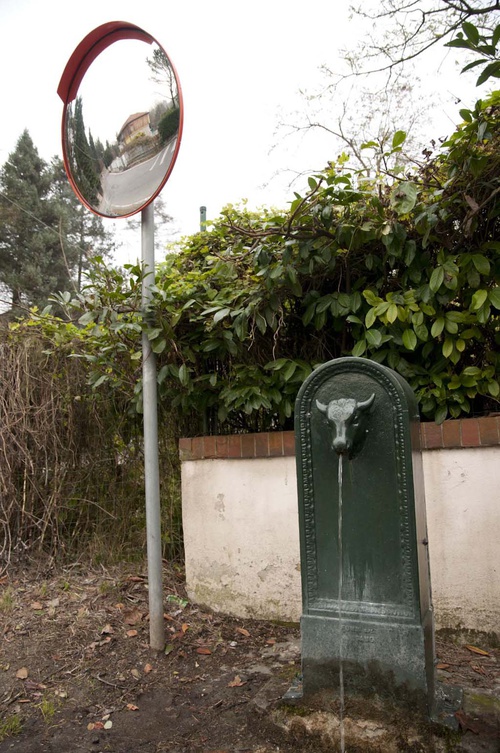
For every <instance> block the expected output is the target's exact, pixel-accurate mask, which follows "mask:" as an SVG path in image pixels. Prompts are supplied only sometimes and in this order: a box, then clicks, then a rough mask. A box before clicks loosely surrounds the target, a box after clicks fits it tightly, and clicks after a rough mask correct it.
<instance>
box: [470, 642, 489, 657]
mask: <svg viewBox="0 0 500 753" xmlns="http://www.w3.org/2000/svg"><path fill="white" fill-rule="evenodd" d="M465 648H468V649H469V651H472V653H473V654H479V656H489V653H488V651H484V650H483V649H482V648H478V647H477V646H469V645H466V646H465Z"/></svg>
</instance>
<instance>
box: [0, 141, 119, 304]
mask: <svg viewBox="0 0 500 753" xmlns="http://www.w3.org/2000/svg"><path fill="white" fill-rule="evenodd" d="M112 248H113V242H112V236H111V234H110V233H109V232H106V231H105V229H104V226H103V223H102V220H101V219H100V218H98V217H95V216H94V215H92V214H91V213H90V212H89V211H88V210H86V209H85V208H84V207H83V206H82V205H81V204H80V202H79V201H78V200H77V198H76V196H75V195H74V193H73V191H72V189H71V187H70V185H69V182H68V180H67V178H66V175H65V173H64V168H63V164H62V162H61V160H60V159H58V158H54V160H53V161H52V163H51V165H48V164H47V163H46V162H45V161H44V160H43V159H42V158H41V157H40V155H39V153H38V150H37V149H36V147H35V145H34V144H33V141H32V139H31V136H30V134H29V132H28V131H27V130H25V131H24V132H23V133H22V134H21V136H20V138H19V140H18V142H17V145H16V148H15V150H14V151H13V152H12V153H11V154H10V155H9V157H8V160H7V162H6V163H5V165H4V166H3V167H2V169H1V170H0V288H1V289H2V291H6V294H7V296H8V297H9V299H10V304H11V307H12V309H13V310H14V311H16V310H18V309H19V308H27V307H29V306H33V305H37V306H39V307H43V306H45V305H46V303H47V301H48V299H49V297H50V296H51V295H52V294H54V293H56V292H58V291H60V290H67V289H70V288H73V289H75V288H79V286H80V284H81V280H82V276H83V274H84V272H85V270H86V269H88V266H89V260H90V258H91V257H92V256H93V255H100V256H106V255H107V254H109V253H110V251H111V250H112Z"/></svg>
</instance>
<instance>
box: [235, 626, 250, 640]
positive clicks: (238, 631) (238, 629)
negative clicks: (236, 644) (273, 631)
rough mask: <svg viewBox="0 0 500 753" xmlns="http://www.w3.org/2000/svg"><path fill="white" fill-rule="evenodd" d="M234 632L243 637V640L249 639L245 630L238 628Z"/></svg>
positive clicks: (248, 634)
mask: <svg viewBox="0 0 500 753" xmlns="http://www.w3.org/2000/svg"><path fill="white" fill-rule="evenodd" d="M236 632H237V633H240V635H244V636H245V638H250V633H249V632H248V630H246V628H240V627H238V628H236Z"/></svg>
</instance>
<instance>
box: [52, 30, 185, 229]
mask: <svg viewBox="0 0 500 753" xmlns="http://www.w3.org/2000/svg"><path fill="white" fill-rule="evenodd" d="M180 107H181V103H180V96H179V86H178V81H177V78H176V74H175V71H174V68H173V66H172V64H171V62H170V60H169V58H168V56H167V54H166V53H165V51H164V50H163V49H162V48H161V47H160V46H159V45H158V44H157V43H156V42H155V43H153V44H148V43H146V42H142V41H138V40H131V39H123V40H120V41H118V42H116V43H115V44H113V45H110V46H109V47H108V48H106V49H105V50H104V51H103V52H102V53H101V54H100V55H99V56H98V57H97V58H96V59H95V60H94V62H93V63H92V64H91V66H90V67H89V69H88V70H87V72H86V74H85V76H84V78H83V80H82V82H81V85H80V87H79V89H78V92H77V94H76V97H75V98H74V99H73V100H72V101H71V102H69V103H68V104H67V105H66V108H65V113H64V118H63V151H64V158H65V163H66V168H67V171H68V173H69V175H70V179H71V180H72V182H73V184H74V188H75V189H76V191H77V193H78V194H79V195H80V198H81V199H82V200H83V201H84V203H85V204H86V205H87V206H88V207H89V208H90V209H92V210H93V211H94V212H96V213H97V214H100V215H103V216H105V217H123V216H128V215H131V214H134V213H135V212H138V211H140V210H141V209H143V208H144V207H145V206H146V205H147V204H148V203H149V202H150V201H151V200H152V198H154V197H155V196H156V195H157V194H158V192H159V191H160V189H161V188H162V187H163V185H164V183H165V181H166V179H167V177H168V175H169V174H170V172H171V169H172V167H173V163H174V161H175V158H176V156H177V149H178V143H177V142H178V139H179V133H180V130H179V129H180V120H181V117H180V116H181V110H180Z"/></svg>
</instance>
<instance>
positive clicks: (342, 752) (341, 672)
mask: <svg viewBox="0 0 500 753" xmlns="http://www.w3.org/2000/svg"><path fill="white" fill-rule="evenodd" d="M338 458H339V471H338V484H339V500H338V501H339V513H338V556H339V583H338V598H339V609H338V617H339V699H340V714H339V726H340V753H345V730H344V665H343V660H342V587H343V581H344V567H343V562H342V560H343V551H342V454H341V453H339V456H338Z"/></svg>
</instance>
